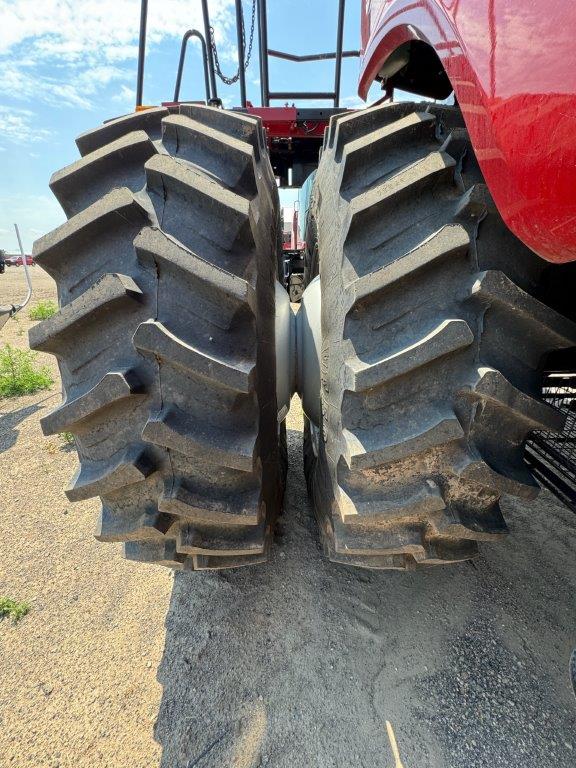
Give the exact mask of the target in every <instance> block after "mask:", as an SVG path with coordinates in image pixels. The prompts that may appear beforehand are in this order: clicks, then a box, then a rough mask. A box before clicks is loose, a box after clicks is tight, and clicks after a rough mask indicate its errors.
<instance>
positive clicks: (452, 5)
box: [358, 0, 576, 262]
mask: <svg viewBox="0 0 576 768" xmlns="http://www.w3.org/2000/svg"><path fill="white" fill-rule="evenodd" d="M575 29H576V2H574V1H573V0H530V2H527V0H514V2H512V0H362V58H361V74H360V81H359V86H358V92H359V94H360V96H361V97H362V98H364V99H365V98H366V96H367V93H368V89H369V87H370V85H371V83H372V82H373V81H374V79H375V77H376V75H377V74H378V72H379V70H380V68H381V67H382V65H383V63H384V62H385V61H386V59H387V58H388V57H389V56H390V54H391V53H393V52H394V51H395V50H396V49H397V48H398V47H399V46H400V45H402V44H404V43H406V42H408V41H415V40H421V41H424V42H426V43H428V44H430V45H432V46H433V47H434V49H435V50H436V52H437V54H438V56H439V57H440V59H441V61H442V64H443V66H444V68H445V70H446V73H447V74H448V77H449V78H450V81H451V83H452V86H453V88H454V91H455V94H456V97H457V98H458V103H459V105H460V107H461V108H462V112H463V115H464V119H465V121H466V125H467V127H468V130H469V132H470V137H471V139H472V143H473V145H474V149H475V151H476V153H477V155H478V160H479V162H480V165H481V167H482V170H483V172H484V175H485V178H486V182H487V184H488V187H489V189H490V191H491V193H492V196H493V197H494V200H495V202H496V204H497V206H498V209H499V210H500V213H501V214H502V216H503V218H504V220H505V221H506V223H507V225H508V226H509V227H510V229H511V230H512V231H513V232H514V233H515V234H516V235H517V236H518V237H519V238H520V239H521V240H523V242H525V243H526V245H528V246H529V247H530V248H532V249H533V250H534V251H535V252H536V253H538V254H539V255H540V256H542V257H543V258H545V259H547V260H548V261H552V262H567V261H574V260H576V46H575V45H574V30H575Z"/></svg>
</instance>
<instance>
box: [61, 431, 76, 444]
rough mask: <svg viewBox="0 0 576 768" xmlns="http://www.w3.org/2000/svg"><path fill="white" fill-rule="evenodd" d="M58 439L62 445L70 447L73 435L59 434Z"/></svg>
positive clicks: (68, 433) (70, 433) (69, 433)
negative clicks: (65, 444)
mask: <svg viewBox="0 0 576 768" xmlns="http://www.w3.org/2000/svg"><path fill="white" fill-rule="evenodd" d="M60 439H61V440H62V442H63V443H68V445H72V443H73V442H74V435H73V434H72V432H60Z"/></svg>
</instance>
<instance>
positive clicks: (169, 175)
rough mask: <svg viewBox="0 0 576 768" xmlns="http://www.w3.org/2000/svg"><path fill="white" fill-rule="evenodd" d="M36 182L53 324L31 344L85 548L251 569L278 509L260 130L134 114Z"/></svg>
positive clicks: (186, 110) (196, 113)
mask: <svg viewBox="0 0 576 768" xmlns="http://www.w3.org/2000/svg"><path fill="white" fill-rule="evenodd" d="M77 144H78V148H79V149H80V152H81V154H82V159H80V160H78V161H77V162H76V163H73V164H72V165H71V166H68V167H67V168H65V169H63V170H62V171H59V172H58V173H56V174H54V176H53V179H52V182H51V186H52V189H53V192H54V194H55V195H56V196H57V197H58V199H59V201H60V202H61V204H62V206H63V208H64V209H65V211H66V213H67V214H68V215H69V217H70V218H69V220H68V221H67V222H66V223H65V224H63V225H62V226H61V227H59V228H58V229H57V230H55V231H54V232H52V233H50V234H48V235H46V236H45V237H44V238H41V239H40V240H39V241H38V242H37V243H36V244H35V248H34V253H35V257H36V259H37V260H38V263H39V264H41V266H43V267H44V269H45V270H46V271H47V272H48V273H49V274H50V275H52V276H53V277H54V278H55V280H56V282H57V285H58V297H59V305H60V309H59V312H58V313H57V314H56V315H55V316H54V317H53V318H51V319H50V320H48V321H46V322H45V323H42V324H40V325H39V326H36V327H35V328H34V329H32V331H31V334H30V343H31V346H32V347H33V348H36V349H43V350H47V351H50V352H52V353H53V354H55V355H56V357H57V358H58V362H59V366H60V371H61V375H62V382H63V388H64V393H65V395H64V402H63V403H62V405H60V406H59V407H58V408H57V409H55V411H53V412H52V413H51V414H48V415H47V416H46V417H45V418H44V419H43V420H42V426H43V429H44V432H45V433H46V434H53V433H54V432H55V431H61V430H66V431H72V432H73V433H74V436H75V444H76V447H77V449H78V455H79V459H80V467H79V469H78V472H77V473H76V476H75V477H74V478H73V479H72V481H71V484H70V486H69V487H68V489H67V490H66V493H67V495H68V497H69V498H70V499H71V500H74V501H75V500H83V499H87V498H90V497H93V496H100V497H101V500H102V512H101V517H100V523H99V526H98V531H97V538H98V539H100V540H101V541H121V542H124V543H125V554H126V556H127V557H128V558H130V559H135V560H141V561H148V562H153V563H159V564H164V565H168V566H170V567H174V568H178V569H193V570H195V569H208V568H209V569H212V568H230V567H236V566H239V565H245V564H252V563H257V562H262V561H263V560H265V559H266V557H267V553H268V548H269V542H270V536H271V531H272V527H273V524H274V519H275V516H276V514H277V513H278V512H279V509H280V506H281V503H282V494H283V483H284V474H285V469H286V468H285V462H284V458H283V455H282V451H283V444H282V441H283V430H282V429H281V428H280V427H279V424H278V420H277V415H278V414H277V407H276V381H275V375H276V373H275V360H274V343H273V340H274V290H275V289H274V281H275V279H276V251H277V243H278V238H279V236H280V231H279V216H278V210H279V209H278V195H277V190H276V185H275V183H274V177H273V173H272V170H271V168H270V164H269V160H268V155H267V151H266V148H265V142H264V137H263V133H262V128H261V125H260V122H259V120H257V119H255V118H252V117H249V116H246V115H238V116H236V115H234V114H232V113H224V112H223V111H221V110H216V109H213V108H209V107H201V106H196V105H191V106H190V105H188V106H182V107H181V108H180V110H179V111H176V110H170V112H169V111H168V110H166V109H163V108H157V109H151V110H146V111H143V112H140V113H137V114H133V115H128V116H126V117H123V118H119V119H117V120H113V121H110V122H108V123H105V124H104V125H103V126H101V127H99V128H97V129H95V130H94V131H89V132H87V133H85V134H83V135H82V136H80V137H79V138H78V140H77Z"/></svg>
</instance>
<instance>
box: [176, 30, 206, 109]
mask: <svg viewBox="0 0 576 768" xmlns="http://www.w3.org/2000/svg"><path fill="white" fill-rule="evenodd" d="M191 37H197V38H198V40H200V43H201V45H202V64H203V65H204V89H205V91H206V104H209V103H210V100H211V94H210V82H209V77H208V56H207V50H206V40H205V39H204V35H203V34H202V33H201V32H199V31H198V30H197V29H188V30H187V31H186V32H185V33H184V36H183V38H182V45H181V46H180V60H179V61H178V74H177V75H176V85H175V86H174V99H173V100H174V101H179V99H180V86H181V85H182V74H183V72H184V60H185V59H186V49H187V47H188V40H190V38H191Z"/></svg>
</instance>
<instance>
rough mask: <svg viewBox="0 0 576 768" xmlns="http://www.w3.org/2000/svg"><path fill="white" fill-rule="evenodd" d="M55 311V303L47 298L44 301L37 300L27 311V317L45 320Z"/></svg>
mask: <svg viewBox="0 0 576 768" xmlns="http://www.w3.org/2000/svg"><path fill="white" fill-rule="evenodd" d="M56 312H58V307H57V306H56V304H55V303H54V302H53V301H51V300H50V299H47V300H46V301H39V302H38V304H36V306H34V307H32V308H31V309H30V311H29V312H28V317H29V318H30V320H47V319H48V318H49V317H52V315H55V314H56Z"/></svg>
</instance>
